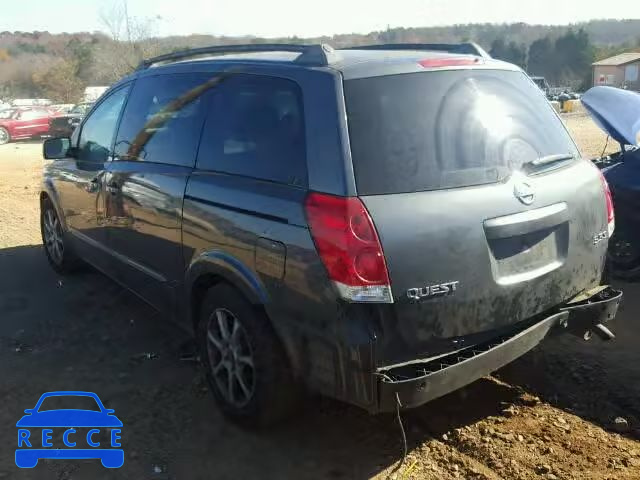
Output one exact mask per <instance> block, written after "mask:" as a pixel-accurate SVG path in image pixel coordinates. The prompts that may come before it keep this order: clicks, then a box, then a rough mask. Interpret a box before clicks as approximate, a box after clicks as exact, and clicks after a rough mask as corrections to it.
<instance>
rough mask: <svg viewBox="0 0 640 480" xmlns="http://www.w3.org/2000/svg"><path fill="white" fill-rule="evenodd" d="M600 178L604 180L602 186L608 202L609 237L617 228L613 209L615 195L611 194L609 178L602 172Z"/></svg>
mask: <svg viewBox="0 0 640 480" xmlns="http://www.w3.org/2000/svg"><path fill="white" fill-rule="evenodd" d="M599 173H600V180H602V188H603V190H604V197H605V201H606V203H607V230H608V232H609V238H611V236H612V235H613V232H614V230H615V229H616V216H615V213H614V211H613V197H612V196H611V190H610V189H609V184H608V183H607V179H606V178H604V175H603V174H602V172H600V171H599Z"/></svg>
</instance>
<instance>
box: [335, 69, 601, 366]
mask: <svg viewBox="0 0 640 480" xmlns="http://www.w3.org/2000/svg"><path fill="white" fill-rule="evenodd" d="M344 83H345V101H346V106H347V112H348V124H349V136H350V143H351V152H352V161H353V167H354V173H355V179H356V186H357V190H358V195H359V197H360V198H361V200H362V201H363V203H364V205H365V206H366V208H367V210H368V211H369V213H370V215H371V218H372V219H373V222H374V224H375V227H376V229H377V231H378V235H379V237H380V241H381V243H382V248H383V251H384V255H385V258H386V262H387V267H388V270H389V278H390V281H391V288H392V293H393V297H394V303H393V304H392V305H391V306H390V307H389V308H388V309H387V308H383V309H381V311H382V312H384V313H383V319H382V322H381V329H382V331H381V334H380V335H379V344H378V346H377V348H378V352H377V359H378V361H379V362H380V363H382V364H384V363H389V362H399V361H405V360H411V359H416V358H425V357H429V356H433V355H438V354H439V353H441V352H445V351H451V350H452V349H456V348H460V347H462V346H465V345H468V344H469V343H473V342H476V341H477V342H480V341H482V339H483V337H486V335H487V334H489V335H493V334H496V332H499V331H500V330H501V329H504V328H506V327H509V326H511V325H512V324H514V323H516V322H520V321H523V320H526V319H531V318H533V317H535V316H536V315H539V314H542V313H544V312H547V311H550V310H551V309H553V308H554V307H556V306H557V305H559V304H561V303H563V302H565V301H566V300H568V299H570V298H571V297H572V296H574V295H576V294H577V293H579V292H580V291H582V290H584V289H586V288H589V287H592V286H594V285H597V284H599V281H600V278H601V272H602V268H603V263H604V257H605V252H606V244H607V241H606V240H607V220H608V218H607V206H606V203H605V197H604V191H603V184H602V180H601V178H600V177H599V173H598V171H597V169H596V168H594V167H593V165H592V164H591V163H590V162H588V161H586V160H583V159H580V158H579V153H578V150H577V148H576V146H575V144H574V142H573V140H572V139H571V137H570V136H569V134H568V133H567V131H566V129H565V127H564V125H563V124H562V122H561V120H560V119H559V118H558V116H557V115H556V114H555V113H554V111H553V109H552V107H551V106H550V104H549V103H548V102H547V101H546V99H545V97H544V95H543V94H542V93H541V92H540V90H539V89H538V88H537V87H536V86H535V84H534V83H533V82H532V81H531V80H530V79H529V78H528V77H526V75H525V74H523V73H522V72H520V71H512V70H497V69H496V70H493V69H487V68H462V69H452V70H448V69H440V70H430V71H425V72H420V73H410V74H402V75H388V76H379V77H371V78H359V79H351V80H346V81H345V82H344ZM540 159H543V161H542V162H540ZM463 337H464V338H463Z"/></svg>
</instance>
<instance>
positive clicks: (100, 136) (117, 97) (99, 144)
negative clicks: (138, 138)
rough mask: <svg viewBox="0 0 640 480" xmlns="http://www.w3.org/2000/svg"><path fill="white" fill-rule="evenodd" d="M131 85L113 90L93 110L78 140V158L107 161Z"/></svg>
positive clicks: (89, 160)
mask: <svg viewBox="0 0 640 480" xmlns="http://www.w3.org/2000/svg"><path fill="white" fill-rule="evenodd" d="M128 91H129V87H128V86H127V87H123V88H121V89H120V90H117V91H116V92H113V93H112V94H111V95H110V96H109V97H107V98H106V99H105V100H104V101H103V102H102V103H101V104H100V105H98V107H97V108H96V109H95V110H94V111H93V113H92V114H91V116H90V117H88V118H87V120H86V122H85V123H84V125H83V126H82V132H81V133H80V140H79V142H78V159H79V160H83V161H85V162H106V161H107V157H108V156H109V152H110V150H111V142H112V141H113V136H114V134H115V132H116V126H117V124H118V117H119V116H120V111H121V110H122V105H124V101H125V99H126V98H127V92H128Z"/></svg>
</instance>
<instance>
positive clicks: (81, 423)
mask: <svg viewBox="0 0 640 480" xmlns="http://www.w3.org/2000/svg"><path fill="white" fill-rule="evenodd" d="M51 397H76V399H77V397H89V398H91V399H93V400H95V403H96V405H97V407H98V409H96V410H88V409H55V410H41V407H42V403H43V402H44V401H45V400H46V399H47V398H51ZM24 412H25V413H26V415H25V416H23V417H22V418H21V419H20V420H18V422H17V423H16V427H18V428H19V430H18V448H17V449H16V465H17V466H18V467H21V468H33V467H35V466H36V465H37V463H38V460H39V459H41V458H55V459H87V458H90V459H92V458H95V459H98V458H99V459H100V460H101V462H102V465H103V466H105V467H107V468H119V467H121V466H122V465H123V464H124V451H123V450H122V449H121V448H116V447H120V446H121V445H120V443H119V439H120V427H122V422H121V421H120V420H119V419H118V417H116V416H115V415H113V413H114V410H112V409H107V408H105V407H104V405H103V404H102V402H101V401H100V398H99V397H98V395H96V394H95V393H92V392H76V391H61V392H48V393H45V394H43V395H42V396H41V397H40V399H39V400H38V403H36V406H35V407H34V408H32V409H27V410H25V411H24ZM36 427H38V428H43V430H42V440H41V442H39V440H40V439H39V438H38V437H37V436H33V438H32V436H31V433H32V432H31V431H30V430H29V429H30V428H36ZM76 427H77V428H87V427H90V428H91V430H89V431H88V432H87V434H86V443H87V444H88V446H89V447H91V448H74V447H75V445H76V442H75V441H72V438H71V437H72V436H73V440H75V439H76V436H79V434H78V432H76V430H75V428H76ZM52 428H65V429H66V430H65V432H64V434H63V439H64V447H65V448H54V446H53V444H52V443H51V434H52V432H53V430H51V429H52ZM100 428H107V429H111V436H110V439H111V442H110V445H109V446H110V447H111V448H101V445H100V442H98V441H96V440H95V438H94V437H95V436H96V435H98V434H99V433H100ZM38 442H39V443H40V444H41V446H42V448H38V445H37V444H38Z"/></svg>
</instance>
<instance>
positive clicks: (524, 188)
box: [513, 181, 536, 205]
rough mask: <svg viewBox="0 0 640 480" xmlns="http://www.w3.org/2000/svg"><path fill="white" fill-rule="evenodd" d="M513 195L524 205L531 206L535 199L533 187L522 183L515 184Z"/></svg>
mask: <svg viewBox="0 0 640 480" xmlns="http://www.w3.org/2000/svg"><path fill="white" fill-rule="evenodd" d="M513 195H514V196H515V197H516V198H517V199H518V200H520V201H521V202H522V203H524V204H525V205H531V204H532V203H533V201H534V200H535V198H536V195H535V191H534V190H533V187H532V186H531V185H529V184H528V183H527V182H523V181H518V182H516V184H515V185H514V187H513Z"/></svg>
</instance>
